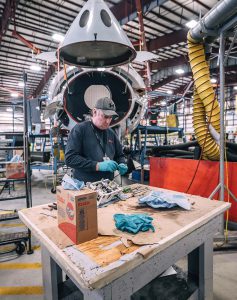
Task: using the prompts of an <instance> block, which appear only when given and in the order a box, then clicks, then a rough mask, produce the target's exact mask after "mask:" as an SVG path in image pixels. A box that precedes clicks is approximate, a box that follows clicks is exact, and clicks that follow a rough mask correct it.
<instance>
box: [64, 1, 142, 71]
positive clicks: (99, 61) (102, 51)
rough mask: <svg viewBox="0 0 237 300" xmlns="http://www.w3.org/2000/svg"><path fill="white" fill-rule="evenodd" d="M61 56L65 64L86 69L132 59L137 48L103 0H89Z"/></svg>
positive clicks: (127, 61)
mask: <svg viewBox="0 0 237 300" xmlns="http://www.w3.org/2000/svg"><path fill="white" fill-rule="evenodd" d="M59 55H60V58H61V59H62V60H64V62H65V63H67V64H71V65H77V66H81V67H85V68H96V67H112V66H117V65H122V64H126V63H129V62H131V61H132V60H133V59H134V58H135V57H136V51H135V49H134V47H133V45H132V44H131V42H130V40H129V39H128V37H127V36H126V34H125V33H124V31H123V29H122V28H121V26H120V24H119V23H118V21H117V20H116V18H115V17H114V15H113V14H112V12H111V11H110V9H109V8H108V6H107V5H106V4H105V3H104V1H103V0H89V1H88V2H87V3H86V4H85V5H84V7H83V8H82V9H81V11H80V13H79V14H78V16H77V17H76V19H75V20H74V22H73V23H72V25H71V27H70V28H69V30H68V32H67V34H66V36H65V39H64V42H63V43H62V45H61V47H60V49H59Z"/></svg>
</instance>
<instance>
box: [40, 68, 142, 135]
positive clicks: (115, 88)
mask: <svg viewBox="0 0 237 300" xmlns="http://www.w3.org/2000/svg"><path fill="white" fill-rule="evenodd" d="M66 74H67V80H66V79H65V76H64V75H65V74H64V70H62V71H60V72H59V73H58V75H57V77H56V78H55V80H53V81H52V83H51V84H50V85H49V89H48V95H49V97H48V102H47V106H46V109H45V117H51V118H53V117H54V115H55V116H56V119H57V121H58V122H61V123H62V125H63V126H64V128H67V129H69V130H71V129H72V128H73V127H74V126H75V124H76V123H80V122H82V121H84V120H87V119H88V118H90V113H91V109H92V108H93V107H94V104H95V103H96V101H97V100H98V99H100V98H103V97H111V98H112V99H113V101H114V103H115V106H116V112H117V114H118V115H119V117H118V118H117V119H114V120H112V122H111V127H115V126H118V125H120V127H121V135H122V136H124V135H125V133H126V132H132V131H133V130H134V129H135V128H136V127H137V126H138V124H139V122H140V119H141V118H142V117H143V115H144V111H145V107H146V103H147V97H146V96H145V84H144V82H143V79H142V77H141V76H140V75H139V74H138V73H137V72H136V71H135V70H134V69H133V68H132V67H131V66H120V67H113V68H108V69H104V70H98V69H86V70H85V69H78V68H76V67H67V68H66ZM54 103H55V105H54Z"/></svg>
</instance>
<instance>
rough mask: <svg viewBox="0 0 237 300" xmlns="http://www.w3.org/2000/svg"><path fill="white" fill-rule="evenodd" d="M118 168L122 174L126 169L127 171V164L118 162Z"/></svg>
mask: <svg viewBox="0 0 237 300" xmlns="http://www.w3.org/2000/svg"><path fill="white" fill-rule="evenodd" d="M118 170H119V174H120V175H124V174H126V173H127V171H128V166H127V165H125V164H119V165H118Z"/></svg>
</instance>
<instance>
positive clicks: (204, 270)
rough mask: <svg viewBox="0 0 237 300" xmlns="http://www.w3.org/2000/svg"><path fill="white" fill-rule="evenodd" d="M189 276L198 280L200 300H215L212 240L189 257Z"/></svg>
mask: <svg viewBox="0 0 237 300" xmlns="http://www.w3.org/2000/svg"><path fill="white" fill-rule="evenodd" d="M188 274H189V275H191V276H194V277H196V278H197V280H198V286H199V293H198V299H200V300H204V299H205V300H211V299H213V240H212V239H210V240H208V241H206V242H205V243H204V244H202V245H201V246H200V247H199V248H197V249H195V250H193V251H192V252H191V253H189V255H188Z"/></svg>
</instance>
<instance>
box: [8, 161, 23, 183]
mask: <svg viewBox="0 0 237 300" xmlns="http://www.w3.org/2000/svg"><path fill="white" fill-rule="evenodd" d="M24 177H25V172H24V163H23V162H17V163H16V162H9V163H6V178H7V179H19V178H24Z"/></svg>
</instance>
